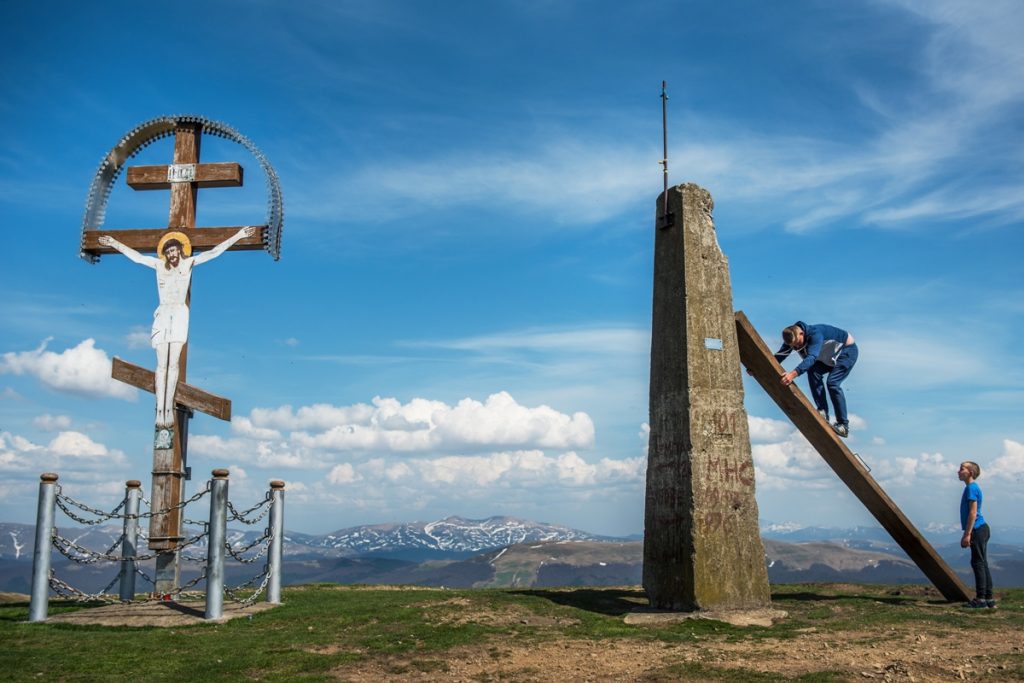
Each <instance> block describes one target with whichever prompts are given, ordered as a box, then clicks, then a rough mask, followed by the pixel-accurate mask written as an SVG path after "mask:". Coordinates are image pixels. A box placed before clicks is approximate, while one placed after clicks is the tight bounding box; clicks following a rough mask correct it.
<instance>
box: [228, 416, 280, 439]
mask: <svg viewBox="0 0 1024 683" xmlns="http://www.w3.org/2000/svg"><path fill="white" fill-rule="evenodd" d="M231 431H232V432H234V433H235V434H237V435H238V436H242V437H246V438H249V439H260V440H262V441H277V440H278V439H280V438H281V432H279V431H278V430H276V429H267V428H266V427H256V426H254V425H253V423H252V420H251V419H249V418H247V417H241V416H237V417H232V418H231Z"/></svg>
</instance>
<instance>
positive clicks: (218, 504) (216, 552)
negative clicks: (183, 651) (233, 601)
mask: <svg viewBox="0 0 1024 683" xmlns="http://www.w3.org/2000/svg"><path fill="white" fill-rule="evenodd" d="M227 531H228V471H227V470H223V469H216V470H214V471H213V481H212V482H210V537H209V538H208V539H207V541H208V543H209V547H208V549H207V553H206V618H207V619H220V617H221V616H222V615H223V614H224V541H225V539H226V538H227Z"/></svg>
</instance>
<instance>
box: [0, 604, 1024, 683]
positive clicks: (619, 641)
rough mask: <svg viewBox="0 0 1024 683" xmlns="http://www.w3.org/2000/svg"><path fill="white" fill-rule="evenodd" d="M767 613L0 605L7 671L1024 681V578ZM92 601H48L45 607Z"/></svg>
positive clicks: (2, 661) (113, 675)
mask: <svg viewBox="0 0 1024 683" xmlns="http://www.w3.org/2000/svg"><path fill="white" fill-rule="evenodd" d="M773 591H774V593H773V602H774V606H775V608H776V609H781V610H785V611H786V612H788V613H789V617H788V618H786V619H784V620H782V621H780V622H778V623H776V624H775V625H774V626H772V627H768V628H764V627H746V628H734V627H730V626H728V625H726V624H724V623H721V622H717V621H710V620H690V621H687V622H684V623H681V624H677V625H670V626H656V627H655V626H630V625H627V624H625V623H624V622H623V617H624V616H625V615H626V614H627V613H629V612H630V611H631V610H632V609H633V608H635V607H637V606H638V605H643V604H646V600H645V598H644V595H643V592H642V591H640V590H639V589H638V588H593V589H588V588H575V589H564V590H559V589H530V590H508V589H486V590H439V589H418V588H404V589H403V588H392V589H387V588H379V587H374V588H369V587H348V586H336V585H314V586H304V587H296V588H290V589H286V590H285V592H284V604H283V605H281V606H280V607H277V608H275V609H272V610H268V611H264V612H260V613H257V614H253V615H251V618H241V619H237V620H234V621H230V622H227V623H223V624H206V623H199V624H197V625H194V626H187V627H174V628H156V627H143V628H131V627H111V626H99V625H90V626H71V625H65V624H58V623H49V622H44V623H37V624H29V623H27V622H26V619H27V616H28V604H27V603H25V602H13V603H7V604H3V605H0V643H2V646H0V678H2V679H4V680H12V681H39V680H44V681H108V680H109V681H114V680H124V679H134V680H142V681H177V682H180V681H192V680H202V681H238V680H262V681H325V680H466V681H514V680H515V681H520V680H521V681H535V680H536V681H547V680H552V681H553V680H644V681H669V680H737V681H740V680H742V681H749V680H803V681H843V680H865V679H871V678H876V679H877V680H918V681H922V680H950V679H953V678H960V677H961V676H963V677H964V678H967V679H970V680H1001V681H1002V680H1014V679H1021V680H1024V651H1022V647H1021V646H1022V645H1024V635H1022V634H1024V590H1020V589H1018V590H1010V591H1004V592H1002V593H1001V598H1002V599H1001V603H1000V609H998V610H966V609H963V608H961V607H958V606H954V605H948V604H946V603H944V602H942V601H941V599H940V598H939V597H938V596H937V594H935V593H934V591H932V590H931V589H926V588H922V587H920V586H917V587H909V586H903V587H891V586H851V585H829V584H822V585H797V586H775V587H773ZM78 609H89V607H87V606H81V605H75V604H73V603H64V602H60V601H54V602H52V603H51V610H50V614H51V615H53V614H57V613H60V612H64V611H68V610H78Z"/></svg>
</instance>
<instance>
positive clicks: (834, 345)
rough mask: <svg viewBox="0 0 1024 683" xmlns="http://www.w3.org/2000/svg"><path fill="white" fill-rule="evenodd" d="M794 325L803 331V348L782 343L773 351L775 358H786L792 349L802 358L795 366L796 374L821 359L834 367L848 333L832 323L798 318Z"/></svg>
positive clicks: (782, 359)
mask: <svg viewBox="0 0 1024 683" xmlns="http://www.w3.org/2000/svg"><path fill="white" fill-rule="evenodd" d="M795 324H796V326H797V327H799V328H800V329H802V330H803V331H804V345H803V348H800V349H794V348H793V347H792V346H789V345H787V344H783V345H782V348H780V349H779V350H778V351H776V352H775V360H777V361H779V363H781V362H782V361H784V360H786V358H788V357H789V354H791V353H792V352H793V351H796V352H797V353H799V354H800V357H801V358H803V360H802V361H800V365H798V366H796V368H795V369H796V374H798V375H802V374H804V373H805V372H807V371H808V370H810V369H811V366H812V365H814V364H815V363H816V362H818V361H821V362H822V363H824V364H825V365H827V366H829V367H834V366H835V364H836V360H837V359H838V358H839V354H840V353H842V352H843V348H844V347H845V346H846V340H847V339H849V337H850V333H849V332H847V331H846V330H843V329H840V328H838V327H833V326H832V325H808V324H807V323H805V322H803V321H802V320H798V321H797V322H796V323H795Z"/></svg>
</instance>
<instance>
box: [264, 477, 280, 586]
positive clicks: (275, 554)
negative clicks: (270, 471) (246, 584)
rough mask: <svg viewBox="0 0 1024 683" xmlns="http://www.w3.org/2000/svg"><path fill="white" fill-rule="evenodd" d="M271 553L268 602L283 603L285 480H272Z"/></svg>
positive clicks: (269, 557) (268, 559)
mask: <svg viewBox="0 0 1024 683" xmlns="http://www.w3.org/2000/svg"><path fill="white" fill-rule="evenodd" d="M270 534H271V535H270V553H269V555H268V557H267V563H268V565H269V566H268V568H267V571H268V572H270V581H269V582H268V583H267V602H269V603H272V604H274V605H279V604H281V567H282V548H283V547H284V482H283V481H281V480H279V479H275V480H274V481H272V482H270Z"/></svg>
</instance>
